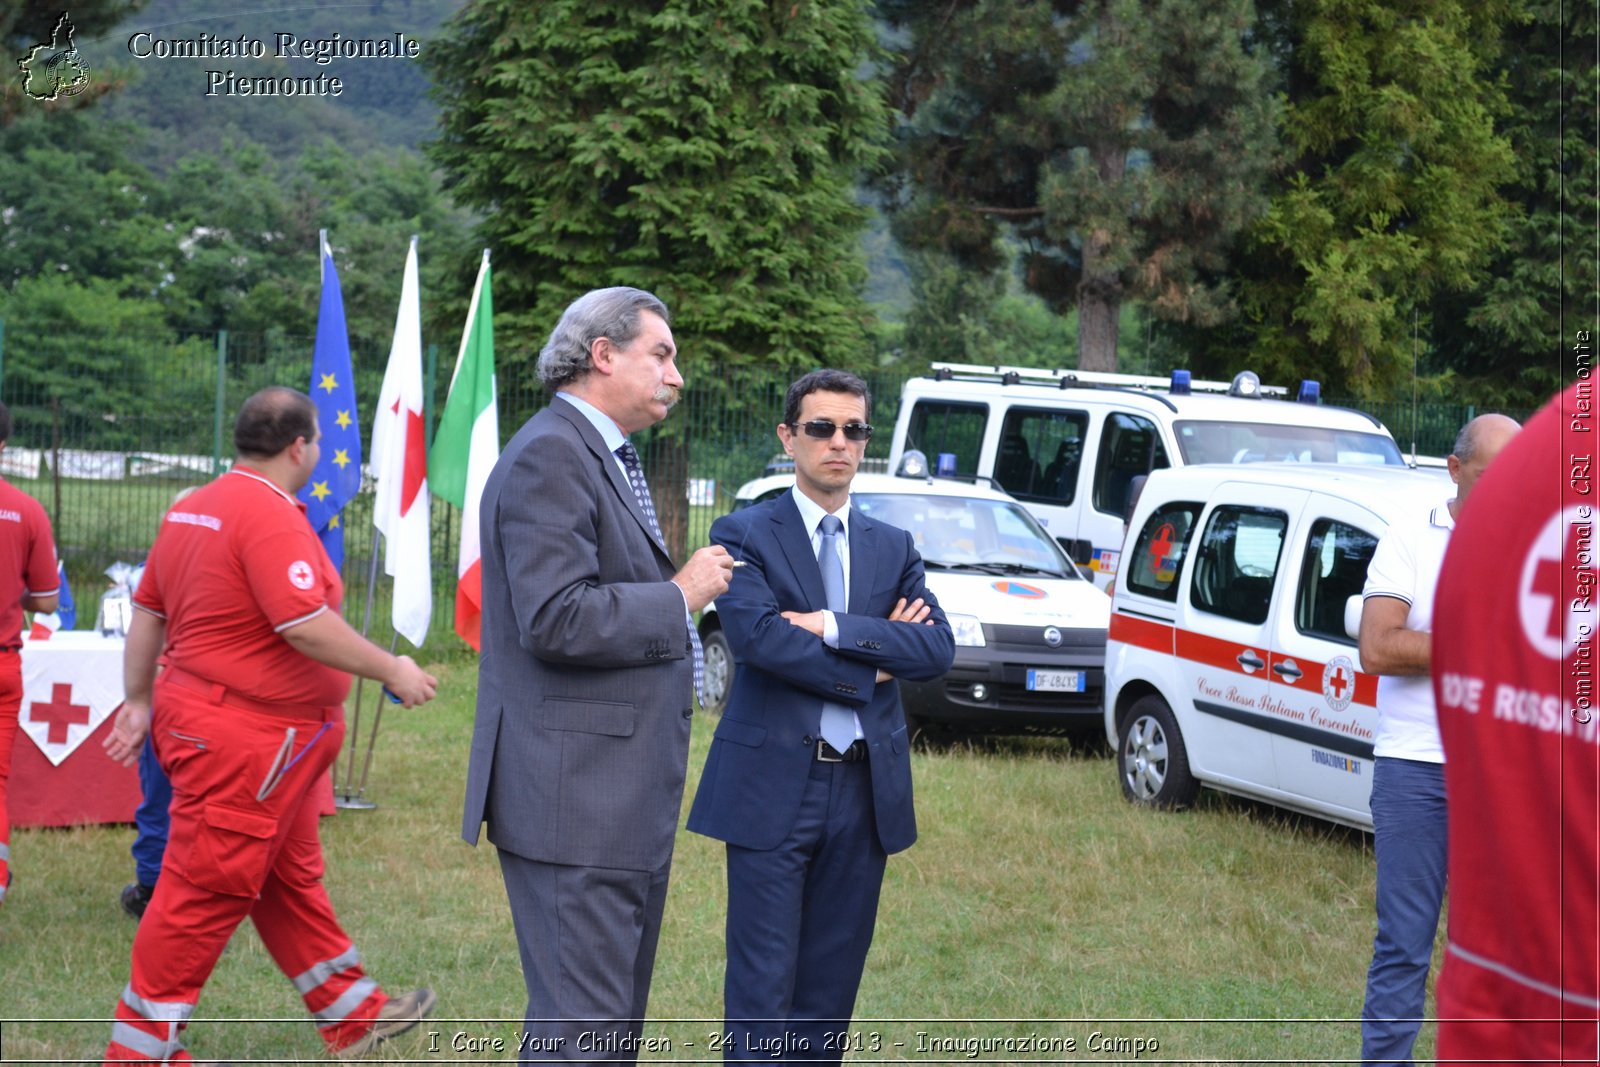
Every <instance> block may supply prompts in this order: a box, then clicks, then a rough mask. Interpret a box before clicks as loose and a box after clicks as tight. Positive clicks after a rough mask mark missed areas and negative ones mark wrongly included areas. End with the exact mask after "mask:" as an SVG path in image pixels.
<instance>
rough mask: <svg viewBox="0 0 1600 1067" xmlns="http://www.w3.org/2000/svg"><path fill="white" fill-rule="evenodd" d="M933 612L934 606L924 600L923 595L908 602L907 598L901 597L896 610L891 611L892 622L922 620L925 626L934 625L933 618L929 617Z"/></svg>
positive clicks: (890, 619) (890, 618) (895, 607)
mask: <svg viewBox="0 0 1600 1067" xmlns="http://www.w3.org/2000/svg"><path fill="white" fill-rule="evenodd" d="M932 613H933V608H932V607H930V606H929V605H927V604H924V603H923V602H922V598H921V597H917V599H915V600H913V601H912V602H911V603H909V604H907V603H906V598H905V597H901V598H900V600H899V602H898V603H896V604H895V606H894V610H893V611H891V612H889V621H890V622H911V623H917V622H920V623H922V624H923V625H924V626H932V625H933V620H932V619H930V618H928V616H929V615H931V614H932Z"/></svg>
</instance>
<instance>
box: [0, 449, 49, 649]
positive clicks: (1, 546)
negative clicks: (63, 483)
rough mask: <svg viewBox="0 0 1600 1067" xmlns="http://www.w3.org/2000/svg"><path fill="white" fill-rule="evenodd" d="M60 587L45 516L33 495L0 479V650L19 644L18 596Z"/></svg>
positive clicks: (20, 601)
mask: <svg viewBox="0 0 1600 1067" xmlns="http://www.w3.org/2000/svg"><path fill="white" fill-rule="evenodd" d="M60 589H61V577H60V574H59V573H58V572H57V570H56V544H55V537H54V536H53V535H52V534H51V532H50V518H49V516H47V515H46V514H45V513H44V507H43V506H42V505H41V504H40V503H39V502H38V501H37V500H35V499H34V498H33V497H31V496H29V495H28V494H27V493H24V492H23V491H22V490H20V489H18V488H16V487H15V486H13V485H11V484H10V483H8V482H6V481H4V480H0V650H5V651H11V650H15V649H17V648H20V647H22V598H23V597H24V596H28V595H33V596H49V595H50V594H51V593H56V592H59V591H60Z"/></svg>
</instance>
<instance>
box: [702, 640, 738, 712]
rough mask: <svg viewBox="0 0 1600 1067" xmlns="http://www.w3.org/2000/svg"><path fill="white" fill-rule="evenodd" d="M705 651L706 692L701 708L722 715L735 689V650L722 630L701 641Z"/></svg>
mask: <svg viewBox="0 0 1600 1067" xmlns="http://www.w3.org/2000/svg"><path fill="white" fill-rule="evenodd" d="M701 645H702V647H703V648H704V650H705V683H704V684H705V690H704V692H703V693H702V694H701V700H700V706H701V707H703V708H705V709H706V710H707V711H713V712H717V713H718V714H721V712H722V709H723V708H724V707H726V706H727V703H728V690H729V689H731V688H733V649H731V648H729V647H728V639H727V638H726V637H724V636H723V635H722V631H721V630H712V631H711V632H710V633H708V634H706V635H705V637H704V638H702V639H701Z"/></svg>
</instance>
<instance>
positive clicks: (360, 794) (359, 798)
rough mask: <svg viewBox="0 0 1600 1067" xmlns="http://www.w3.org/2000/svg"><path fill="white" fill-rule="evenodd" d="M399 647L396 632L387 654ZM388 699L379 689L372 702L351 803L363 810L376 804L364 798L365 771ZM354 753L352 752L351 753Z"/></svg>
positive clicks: (375, 743) (369, 765) (392, 652)
mask: <svg viewBox="0 0 1600 1067" xmlns="http://www.w3.org/2000/svg"><path fill="white" fill-rule="evenodd" d="M398 647H400V635H399V634H398V633H397V634H395V635H394V636H393V637H391V638H390V639H389V654H390V655H391V656H392V655H394V650H395V649H396V648H398ZM388 699H389V694H387V693H385V692H383V691H382V690H379V692H378V698H377V700H376V701H374V703H375V704H376V707H375V708H374V710H373V712H372V734H371V736H369V737H368V738H367V758H366V761H365V762H364V763H362V765H361V784H360V785H359V786H357V787H356V795H355V798H354V801H353V803H354V804H355V805H357V806H359V807H361V808H362V809H363V810H370V809H372V808H375V807H377V806H378V805H377V804H375V803H373V802H372V801H370V800H366V799H365V798H364V794H365V793H366V791H367V772H368V771H370V770H372V750H373V749H374V748H376V747H377V745H378V727H379V726H380V725H382V723H383V704H384V701H386V700H388ZM353 754H354V753H352V755H353Z"/></svg>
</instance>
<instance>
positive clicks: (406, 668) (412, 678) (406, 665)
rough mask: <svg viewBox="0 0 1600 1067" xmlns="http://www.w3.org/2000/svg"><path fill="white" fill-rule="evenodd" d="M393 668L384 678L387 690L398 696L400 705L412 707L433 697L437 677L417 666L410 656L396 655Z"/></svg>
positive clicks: (437, 680) (437, 682) (436, 685)
mask: <svg viewBox="0 0 1600 1067" xmlns="http://www.w3.org/2000/svg"><path fill="white" fill-rule="evenodd" d="M394 660H395V667H394V670H393V671H391V672H390V673H389V676H388V677H387V678H385V679H384V684H385V685H386V686H388V687H389V692H391V693H393V694H394V695H395V696H397V697H399V698H400V704H401V706H402V707H407V708H414V707H416V706H417V705H418V704H426V703H427V702H428V701H430V700H432V699H433V694H434V693H435V692H436V691H437V690H438V688H439V679H437V678H435V677H434V676H433V675H431V674H429V673H428V672H427V671H425V670H423V669H422V668H421V667H419V666H417V664H416V661H415V660H413V659H412V658H411V657H410V656H396V657H395V658H394Z"/></svg>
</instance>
